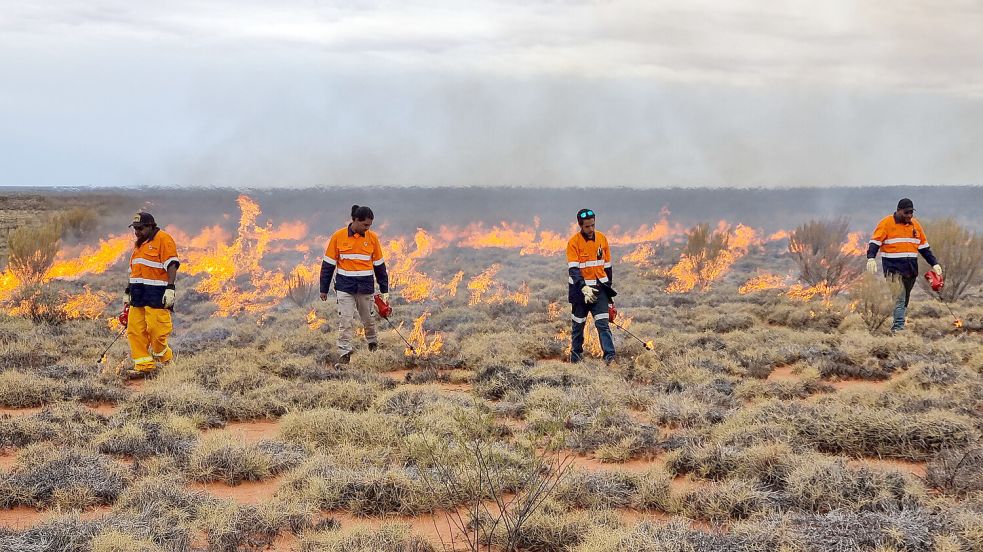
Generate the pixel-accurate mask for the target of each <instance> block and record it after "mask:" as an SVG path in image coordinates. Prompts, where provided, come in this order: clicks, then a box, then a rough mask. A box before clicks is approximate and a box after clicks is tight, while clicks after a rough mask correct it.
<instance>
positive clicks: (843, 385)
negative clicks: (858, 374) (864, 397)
mask: <svg viewBox="0 0 983 552" xmlns="http://www.w3.org/2000/svg"><path fill="white" fill-rule="evenodd" d="M889 381H890V380H880V381H871V380H863V379H846V380H840V381H833V382H830V385H832V386H833V387H835V388H836V390H837V391H842V390H844V389H867V390H875V389H881V388H883V387H884V386H886V385H887V383H888V382H889Z"/></svg>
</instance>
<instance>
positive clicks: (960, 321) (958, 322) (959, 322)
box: [952, 318, 963, 328]
mask: <svg viewBox="0 0 983 552" xmlns="http://www.w3.org/2000/svg"><path fill="white" fill-rule="evenodd" d="M952 325H953V326H955V327H957V328H962V327H963V321H962V320H959V319H958V318H957V319H956V320H955V321H954V322H953V323H952Z"/></svg>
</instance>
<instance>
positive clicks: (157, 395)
mask: <svg viewBox="0 0 983 552" xmlns="http://www.w3.org/2000/svg"><path fill="white" fill-rule="evenodd" d="M228 404H229V398H228V397H227V396H226V395H224V394H223V393H221V392H219V391H215V390H212V389H206V388H204V387H202V386H200V385H197V384H194V383H188V382H181V381H177V382H163V381H161V380H158V381H155V382H154V383H153V384H152V385H148V386H147V387H146V388H144V389H143V390H141V391H139V392H137V393H134V394H133V396H132V397H130V400H129V401H127V402H126V404H125V405H124V406H123V412H124V413H125V414H126V416H128V417H152V416H154V415H159V414H162V413H167V414H176V415H179V416H187V417H189V418H193V419H195V420H198V421H200V425H202V426H204V427H220V426H222V425H223V424H224V422H225V421H226V420H229V419H233V418H231V417H230V416H229V411H228V410H229V409H228Z"/></svg>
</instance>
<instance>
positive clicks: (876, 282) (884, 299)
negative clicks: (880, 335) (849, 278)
mask: <svg viewBox="0 0 983 552" xmlns="http://www.w3.org/2000/svg"><path fill="white" fill-rule="evenodd" d="M902 289H903V288H902V284H901V281H900V280H898V279H897V278H885V277H883V276H881V275H879V274H864V275H863V276H861V277H860V279H858V280H857V281H856V282H855V283H854V284H853V286H852V287H851V288H850V299H851V300H852V301H853V306H854V308H856V312H857V314H859V315H860V318H862V319H863V321H864V324H865V325H866V326H867V330H868V331H870V333H874V332H876V331H877V330H879V329H881V328H882V327H883V326H884V323H885V322H887V321H888V320H890V318H891V316H892V314H893V313H894V306H895V304H897V302H898V296H899V295H900V294H901V293H902Z"/></svg>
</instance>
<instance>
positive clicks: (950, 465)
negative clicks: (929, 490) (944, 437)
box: [925, 446, 983, 496]
mask: <svg viewBox="0 0 983 552" xmlns="http://www.w3.org/2000/svg"><path fill="white" fill-rule="evenodd" d="M925 481H926V483H927V484H928V485H929V486H931V487H934V488H936V489H939V490H941V491H944V492H947V493H952V494H955V495H958V496H965V495H967V494H970V493H975V492H983V448H981V447H978V446H977V447H974V448H968V449H962V450H958V449H946V450H943V451H940V452H939V453H938V454H937V455H935V458H933V459H932V461H931V462H929V464H928V473H927V474H926V477H925Z"/></svg>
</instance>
